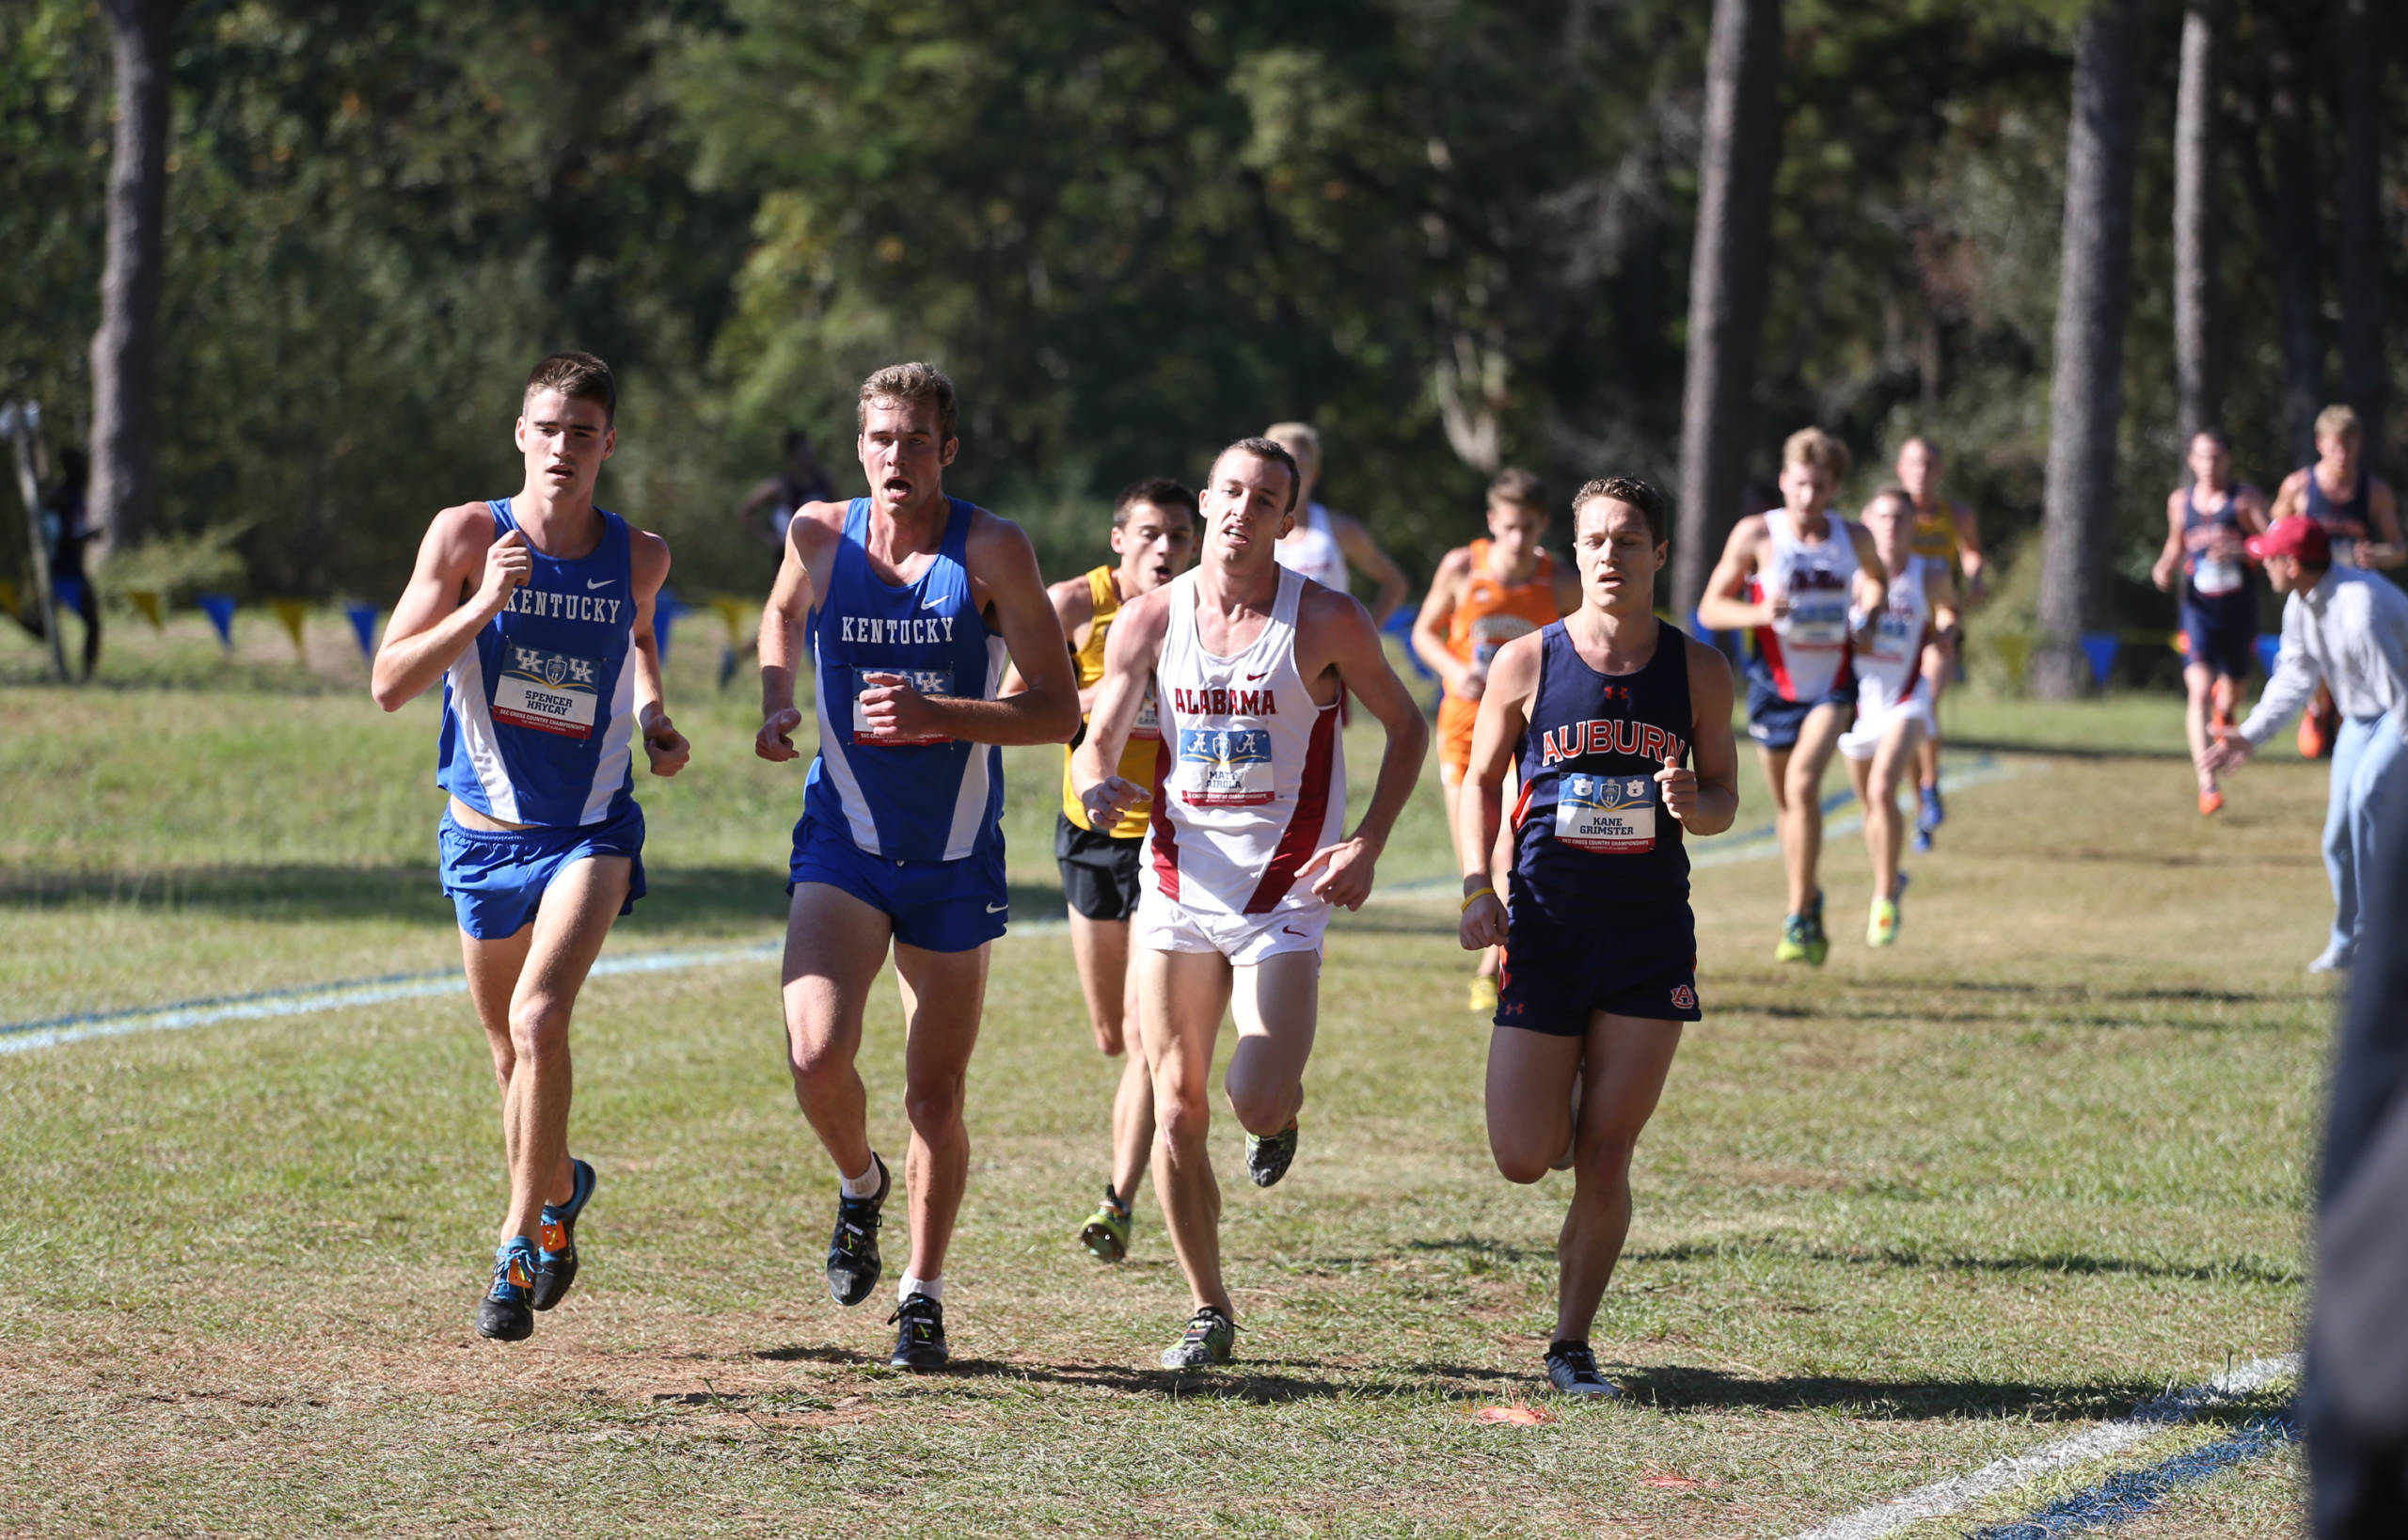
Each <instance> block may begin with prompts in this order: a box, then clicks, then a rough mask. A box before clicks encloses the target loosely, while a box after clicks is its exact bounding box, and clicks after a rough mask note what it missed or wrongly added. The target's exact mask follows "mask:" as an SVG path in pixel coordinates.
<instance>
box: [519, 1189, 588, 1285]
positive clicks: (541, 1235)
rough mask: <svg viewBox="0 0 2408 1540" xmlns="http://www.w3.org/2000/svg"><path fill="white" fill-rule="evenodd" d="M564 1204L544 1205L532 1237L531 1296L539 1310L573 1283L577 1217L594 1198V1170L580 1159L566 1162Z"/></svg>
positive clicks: (575, 1276) (575, 1273)
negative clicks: (567, 1172) (533, 1263)
mask: <svg viewBox="0 0 2408 1540" xmlns="http://www.w3.org/2000/svg"><path fill="white" fill-rule="evenodd" d="M568 1169H569V1186H568V1201H567V1202H565V1203H547V1204H545V1205H544V1214H543V1220H542V1223H541V1224H539V1225H538V1226H537V1227H536V1228H537V1231H538V1233H537V1234H536V1237H535V1296H534V1299H533V1300H532V1304H533V1305H534V1307H535V1309H537V1310H550V1309H551V1308H552V1307H553V1306H555V1305H557V1304H559V1303H560V1302H561V1299H562V1296H563V1295H564V1294H567V1293H568V1286H569V1285H570V1284H572V1283H575V1282H576V1281H577V1216H578V1215H580V1214H583V1213H584V1212H585V1200H586V1199H589V1198H592V1197H593V1196H594V1167H591V1166H588V1165H586V1164H585V1162H583V1161H581V1160H574V1159H573V1160H571V1161H570V1162H569V1163H568Z"/></svg>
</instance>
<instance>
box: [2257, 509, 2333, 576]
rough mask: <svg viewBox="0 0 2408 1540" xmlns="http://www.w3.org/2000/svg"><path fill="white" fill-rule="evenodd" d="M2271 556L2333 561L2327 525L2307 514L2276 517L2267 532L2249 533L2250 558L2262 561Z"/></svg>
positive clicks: (2312, 563) (2310, 561)
mask: <svg viewBox="0 0 2408 1540" xmlns="http://www.w3.org/2000/svg"><path fill="white" fill-rule="evenodd" d="M2269 556H2292V557H2297V558H2298V559H2299V560H2300V561H2302V562H2305V564H2308V565H2309V566H2312V567H2321V566H2331V565H2332V564H2333V542H2332V541H2330V540H2328V539H2326V538H2325V535H2324V526H2323V525H2321V524H2319V523H2318V522H2316V520H2314V519H2312V518H2308V517H2305V516H2303V515H2299V514H2293V515H2291V516H2289V517H2288V518H2278V519H2276V520H2274V522H2273V526H2272V527H2270V528H2269V529H2268V530H2267V531H2266V532H2265V533H2264V534H2253V535H2251V536H2250V537H2249V559H2250V560H2251V561H2253V562H2262V561H2264V560H2265V559H2266V558H2267V557H2269Z"/></svg>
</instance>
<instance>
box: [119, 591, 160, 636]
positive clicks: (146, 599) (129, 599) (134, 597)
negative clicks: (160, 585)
mask: <svg viewBox="0 0 2408 1540" xmlns="http://www.w3.org/2000/svg"><path fill="white" fill-rule="evenodd" d="M125 602H126V603H128V604H130V605H132V606H134V612H135V614H138V615H140V616H141V617H142V618H143V619H145V620H147V621H149V622H150V628H151V629H152V630H154V631H155V630H159V629H160V628H162V627H164V626H165V625H166V611H164V610H162V609H160V608H159V595H158V593H157V592H156V591H155V590H152V589H148V588H129V589H127V590H126V591H125Z"/></svg>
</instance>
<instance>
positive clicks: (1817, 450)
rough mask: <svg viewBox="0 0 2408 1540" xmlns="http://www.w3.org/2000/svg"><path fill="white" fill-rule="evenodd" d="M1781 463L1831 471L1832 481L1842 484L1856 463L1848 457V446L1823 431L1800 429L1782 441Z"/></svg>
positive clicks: (1818, 429)
mask: <svg viewBox="0 0 2408 1540" xmlns="http://www.w3.org/2000/svg"><path fill="white" fill-rule="evenodd" d="M1781 463H1782V465H1783V466H1813V467H1814V468H1816V469H1818V470H1828V471H1830V473H1831V480H1832V481H1834V482H1842V481H1846V479H1847V472H1848V467H1849V466H1851V465H1853V464H1854V463H1855V462H1854V461H1853V460H1852V459H1851V458H1850V457H1849V455H1848V452H1847V446H1846V444H1843V443H1841V442H1840V441H1839V440H1838V439H1836V438H1834V437H1831V436H1830V434H1828V433H1825V432H1824V431H1823V430H1822V429H1820V428H1800V429H1798V431H1797V432H1796V433H1793V434H1791V435H1790V436H1789V437H1787V438H1786V439H1784V440H1782V446H1781Z"/></svg>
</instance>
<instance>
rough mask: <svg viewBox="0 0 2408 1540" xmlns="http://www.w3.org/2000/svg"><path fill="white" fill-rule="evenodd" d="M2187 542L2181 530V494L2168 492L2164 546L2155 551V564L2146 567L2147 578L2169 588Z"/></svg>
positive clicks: (2179, 565)
mask: <svg viewBox="0 0 2408 1540" xmlns="http://www.w3.org/2000/svg"><path fill="white" fill-rule="evenodd" d="M2188 544H2189V537H2188V536H2187V535H2185V534H2184V533H2183V530H2182V494H2181V493H2180V492H2178V491H2177V492H2169V493H2167V494H2166V497H2165V548H2163V549H2162V550H2161V551H2159V552H2158V553H2157V564H2156V565H2155V566H2153V567H2150V568H2149V569H2148V580H2149V581H2150V582H2153V583H2155V584H2156V585H2157V586H2158V587H2159V588H2161V589H2167V590H2171V589H2172V588H2173V587H2174V575H2175V573H2176V572H2177V571H2178V570H2179V569H2180V567H2181V565H2182V552H2183V549H2184V548H2185V547H2186V546H2187V545H2188Z"/></svg>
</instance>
